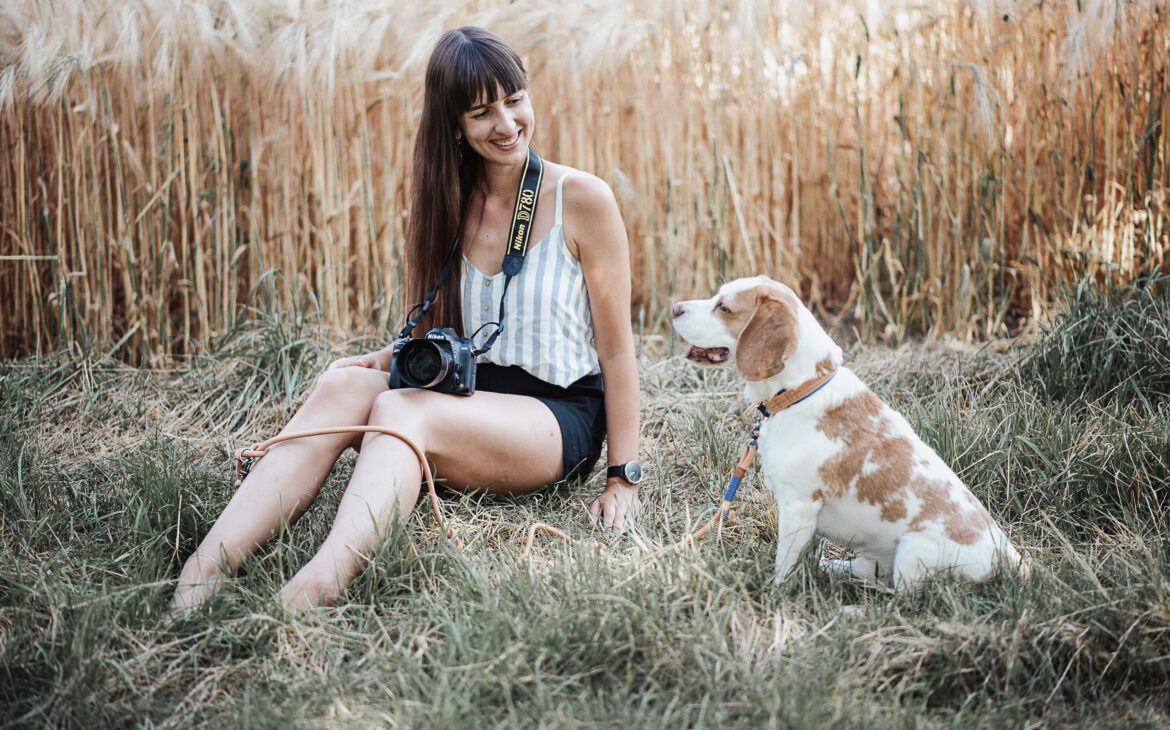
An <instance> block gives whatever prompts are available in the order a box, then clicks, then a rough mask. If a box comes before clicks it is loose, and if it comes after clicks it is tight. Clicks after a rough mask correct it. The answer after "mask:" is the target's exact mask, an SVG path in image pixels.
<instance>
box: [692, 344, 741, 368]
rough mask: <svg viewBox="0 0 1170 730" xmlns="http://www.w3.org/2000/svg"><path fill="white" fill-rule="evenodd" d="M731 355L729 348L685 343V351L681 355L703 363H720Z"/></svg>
mask: <svg viewBox="0 0 1170 730" xmlns="http://www.w3.org/2000/svg"><path fill="white" fill-rule="evenodd" d="M730 355H731V352H730V350H728V349H727V348H726V347H695V346H694V345H687V351H686V352H684V353H683V357H685V358H686V359H688V360H692V361H694V362H697V363H701V364H703V365H722V364H723V363H725V362H727V358H728V357H729V356H730Z"/></svg>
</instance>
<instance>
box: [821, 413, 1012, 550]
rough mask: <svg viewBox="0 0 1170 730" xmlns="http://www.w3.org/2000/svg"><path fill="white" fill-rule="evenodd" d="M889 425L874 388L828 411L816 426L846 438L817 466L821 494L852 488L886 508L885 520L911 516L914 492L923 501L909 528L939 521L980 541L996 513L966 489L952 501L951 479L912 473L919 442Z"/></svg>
mask: <svg viewBox="0 0 1170 730" xmlns="http://www.w3.org/2000/svg"><path fill="white" fill-rule="evenodd" d="M889 427H890V423H889V419H888V418H887V417H886V416H885V415H884V414H883V413H882V402H881V401H880V400H878V397H877V396H875V395H874V394H873V393H871V392H869V391H865V392H862V393H858V394H857V395H855V396H853V397H851V398H848V399H846V400H845V401H844V402H842V403H841V404H840V405H838V406H837V407H836V408H832V409H830V410H828V411H826V412H825V416H824V418H823V419H821V422H820V423H819V424H818V425H817V430H818V431H820V432H821V433H823V434H825V436H826V437H827V438H829V439H832V440H834V441H840V442H842V448H841V450H840V451H838V452H837V453H836V454H834V455H833V456H831V457H830V458H829V459H828V460H826V461H825V463H824V464H822V465H821V467H820V469H819V470H818V473H819V474H820V477H821V480H822V481H823V482H824V483H825V486H826V488H827V494H822V497H826V496H827V497H829V498H839V497H842V496H844V495H845V494H848V493H849V492H850V491H851V490H852V492H853V494H855V495H856V498H857V500H858V501H861V502H866V503H869V504H872V505H874V506H877V507H879V508H880V509H881V519H882V521H883V522H897V521H899V520H903V519H905V518H906V517H907V516H908V514H909V513H908V510H907V507H906V498H907V497H908V496H909V494H913V495H914V496H916V497H917V498H918V499H919V500H920V502H921V504H920V505H919V507H918V513H917V514H916V515H915V516H914V519H913V520H912V521H911V522H910V524H909V526H908V529H910V530H914V529H918V528H921V527H922V525H924V524H927V523H935V524H940V525H942V526H943V528H944V529H945V530H946V534H947V537H948V538H950V539H951V540H953V541H955V542H956V543H959V544H961V545H971V544H973V543H975V542H978V541H979V539H980V538H982V537H983V535H985V534H986V533H987V531H988V529H989V528H990V525H991V515H989V514H988V513H987V510H986V509H984V508H983V505H981V504H979V502H978V500H976V499H974V498H973V497H972V496H971V494H970V493H969V492H967V491H966V490H963V491H962V494H963V495H964V496H963V497H960V499H962V500H963V501H965V502H966V504H959V503H956V502H955V501H953V499H952V497H953V496H954V495H953V489H952V488H951V484H950V482H949V481H946V480H944V479H930V478H928V477H925V476H922V475H913V476H912V474H913V470H914V444H913V442H911V441H910V439H908V438H906V437H904V436H891V435H890V434H889ZM863 469H865V470H866V471H865V473H863V472H862V470H863Z"/></svg>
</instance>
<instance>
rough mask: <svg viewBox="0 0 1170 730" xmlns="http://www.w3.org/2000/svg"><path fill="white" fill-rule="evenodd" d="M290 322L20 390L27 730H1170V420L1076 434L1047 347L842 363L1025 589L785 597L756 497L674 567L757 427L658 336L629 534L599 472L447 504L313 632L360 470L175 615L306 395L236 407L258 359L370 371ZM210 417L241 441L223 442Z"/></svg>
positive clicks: (9, 585) (732, 388)
mask: <svg viewBox="0 0 1170 730" xmlns="http://www.w3.org/2000/svg"><path fill="white" fill-rule="evenodd" d="M266 321H267V322H268V323H267V324H264V323H263V322H258V323H257V324H256V325H254V329H252V330H249V332H250V335H249V337H251V338H252V339H251V340H250V341H251V342H253V343H257V347H260V350H259V351H257V352H253V353H252V354H248V353H247V352H246V348H243V349H241V350H240V351H239V352H237V353H236V354H234V355H233V356H231V357H225V358H223V359H222V360H219V361H216V360H212V359H206V360H201V361H198V362H197V363H195V364H194V365H193V366H191V367H190V368H189V369H187V370H185V371H182V372H177V373H176V372H167V371H159V372H154V373H147V372H143V371H137V370H132V369H130V368H127V367H125V366H122V365H115V364H112V363H109V362H106V363H104V364H103V363H87V362H84V361H83V362H77V361H72V360H68V359H66V358H64V357H58V358H56V359H50V360H25V361H21V362H11V363H6V364H4V365H3V366H2V369H0V398H2V403H0V414H2V415H0V554H3V555H4V556H5V557H4V560H3V562H0V725H3V726H5V727H85V728H90V727H129V726H134V727H187V728H190V727H224V726H233V727H237V726H238V727H243V726H248V727H379V726H387V727H405V728H417V727H428V728H430V727H468V726H470V727H501V728H503V727H517V726H522V727H632V726H636V727H848V728H857V727H936V726H971V727H981V728H982V727H987V728H990V727H996V728H999V727H1004V726H1009V727H1022V726H1048V727H1072V726H1076V727H1084V726H1108V725H1125V726H1127V727H1143V726H1145V727H1160V726H1165V725H1166V724H1167V723H1170V712H1168V711H1167V708H1166V704H1165V698H1166V697H1167V696H1168V695H1170V662H1168V660H1167V657H1170V609H1168V608H1167V607H1168V606H1170V546H1168V545H1167V540H1166V534H1167V507H1166V502H1167V500H1166V495H1167V489H1168V484H1167V480H1168V471H1167V468H1166V464H1167V461H1168V459H1167V441H1166V437H1165V432H1166V429H1165V419H1164V417H1163V416H1162V414H1164V413H1165V408H1166V399H1165V397H1164V396H1162V395H1151V396H1149V397H1148V398H1147V399H1146V401H1141V400H1135V401H1133V402H1132V403H1131V404H1129V405H1126V406H1125V407H1119V408H1110V409H1103V408H1101V407H1100V406H1098V405H1094V404H1092V403H1082V405H1081V406H1080V407H1069V406H1068V404H1067V403H1066V402H1064V401H1061V400H1059V399H1055V398H1052V397H1050V396H1049V394H1047V393H1046V392H1043V389H1042V387H1041V386H1039V385H1037V386H1036V387H1034V388H1029V387H1027V385H1026V383H1027V382H1028V378H1023V377H1022V376H1021V373H1022V372H1023V370H1022V368H1023V366H1022V365H1020V363H1021V362H1025V361H1027V357H1028V353H1026V352H1025V353H1022V354H1014V353H1008V354H996V353H993V352H991V351H987V350H983V351H977V350H970V349H963V348H957V347H945V346H942V345H935V346H932V347H921V346H920V347H904V348H902V349H899V350H896V351H889V350H878V349H875V348H872V347H868V346H864V345H854V346H852V347H851V348H850V349H849V350H848V352H847V362H848V363H849V364H850V365H851V366H852V367H853V368H854V369H855V370H856V371H857V372H858V373H859V374H860V375H861V376H862V377H863V378H864V379H865V380H866V381H867V382H869V383H871V385H872V386H873V387H874V388H875V390H876V391H878V392H879V394H880V395H882V396H883V397H884V398H886V399H888V400H889V401H891V402H892V403H893V404H894V405H895V406H896V407H898V408H899V409H900V410H901V411H902V412H903V413H905V414H906V416H907V418H908V419H909V420H910V421H911V423H912V424H913V425H914V426H915V428H916V429H917V430H918V431H919V433H920V434H921V435H922V436H923V437H924V438H925V439H926V440H927V441H928V442H930V443H931V444H932V445H934V446H935V447H936V448H937V449H938V451H939V453H940V454H941V455H942V456H943V458H944V459H946V460H947V461H948V462H950V463H951V464H952V465H954V467H955V469H956V470H957V472H958V473H959V474H960V475H961V476H962V477H963V478H964V479H965V480H966V481H967V482H968V483H969V484H970V485H971V486H972V488H973V490H974V491H975V493H976V494H977V495H978V496H979V497H980V498H981V499H982V500H983V501H984V502H985V503H986V504H987V505H988V506H989V508H990V510H991V512H992V513H993V514H994V515H995V517H996V518H997V519H999V520H1000V521H1001V523H1002V524H1003V525H1004V526H1005V529H1006V530H1007V531H1008V533H1009V534H1010V535H1011V536H1012V539H1013V540H1014V541H1015V543H1016V544H1017V545H1019V546H1021V548H1022V550H1023V551H1024V553H1025V554H1026V555H1027V556H1028V557H1029V559H1030V560H1031V561H1032V565H1033V576H1032V578H1031V579H1030V580H1023V579H1020V578H1017V577H1010V576H1009V577H1004V578H1001V579H998V580H995V581H992V582H989V583H986V584H982V585H978V586H969V585H965V584H962V583H958V582H956V581H953V580H950V579H938V580H935V581H933V582H931V583H930V584H929V585H927V586H925V587H924V588H923V589H922V590H921V591H918V592H916V593H912V594H894V593H892V592H890V591H888V590H884V589H881V588H877V587H872V586H867V585H864V584H859V583H856V582H853V581H850V580H848V579H845V578H841V577H837V576H832V575H826V574H822V573H820V572H818V571H817V570H816V569H815V563H814V559H813V556H812V555H811V554H810V555H808V556H806V558H805V560H804V562H803V563H802V564H801V565H800V567H799V568H798V569H797V571H796V573H795V574H794V575H793V577H792V578H791V579H790V580H789V581H788V582H786V583H784V584H783V585H779V586H777V585H775V584H774V583H773V582H772V577H773V576H772V570H773V554H774V549H775V539H776V538H775V530H776V511H775V505H774V502H773V500H772V498H771V496H770V495H769V494H767V493H766V491H765V490H764V489H763V488H762V485H761V484H760V482H759V477H758V474H756V473H753V474H752V475H751V476H750V477H749V478H748V479H747V480H746V481H745V484H744V486H743V488H741V490H740V497H739V499H737V501H736V503H735V506H734V507H733V509H732V512H731V515H730V518H729V520H728V521H727V522H726V524H725V525H724V527H723V529H722V530H721V531H720V532H719V534H712V535H709V536H708V537H707V538H705V539H704V540H702V541H701V542H699V543H698V544H697V545H695V546H688V547H680V546H679V544H678V543H679V540H680V539H681V538H682V537H683V536H685V535H687V534H688V533H689V532H691V531H693V530H694V529H695V528H697V527H698V526H699V525H700V524H702V522H704V521H705V520H706V519H709V517H710V516H711V514H712V510H713V509H714V508H715V506H716V505H717V504H718V498H719V495H720V493H721V492H722V489H723V487H724V485H725V483H726V479H727V478H728V476H729V474H730V472H731V470H732V468H733V466H734V463H735V460H736V459H737V457H738V453H739V449H740V447H741V446H742V444H743V442H744V440H745V439H746V436H747V432H748V429H749V427H750V415H749V410H750V405H749V404H747V403H745V402H744V401H742V399H741V397H740V391H741V385H742V384H741V383H739V382H737V380H736V379H735V378H734V377H733V375H732V374H731V373H729V372H723V371H715V370H707V369H697V368H693V367H691V366H689V365H687V364H686V363H683V362H680V361H679V359H678V358H676V357H670V356H669V355H668V354H664V353H660V352H654V351H652V350H651V345H652V344H653V343H652V341H650V340H648V341H647V342H646V343H644V345H643V347H644V349H643V352H642V355H641V359H640V368H641V375H642V385H643V414H642V415H643V421H642V425H643V430H642V438H643V448H642V451H643V454H644V456H645V461H646V462H647V466H648V468H647V472H648V477H647V482H646V484H645V486H644V488H643V490H642V496H643V501H644V510H643V516H642V518H641V520H640V522H639V523H638V525H637V526H636V527H635V528H634V529H633V530H631V531H630V532H628V533H626V534H624V535H620V536H612V535H609V534H607V533H605V532H604V531H602V530H599V529H596V528H593V527H591V526H590V525H589V524H588V522H587V520H586V519H585V517H584V514H585V507H586V505H587V504H588V502H589V500H591V499H592V498H593V496H594V495H595V494H596V492H597V490H598V489H599V488H600V486H601V481H602V480H601V477H600V475H596V474H595V475H594V476H593V477H591V478H590V479H589V480H588V481H587V482H585V483H581V484H566V485H561V486H560V487H559V488H557V489H556V490H553V491H551V492H549V493H546V494H542V495H540V496H538V497H534V498H528V499H512V498H486V497H477V496H472V495H467V496H449V497H447V498H446V499H445V501H444V505H443V509H444V511H445V513H446V518H447V519H448V520H449V521H450V523H451V524H452V525H453V526H454V527H455V528H456V531H457V534H456V539H455V542H454V544H449V543H447V542H445V541H443V540H442V539H441V536H440V534H439V531H438V529H437V525H435V524H434V519H433V516H432V515H431V514H430V513H429V510H426V509H417V510H415V513H414V514H413V515H412V516H411V517H410V519H409V520H407V521H406V522H404V523H400V524H397V525H395V526H393V527H392V529H391V530H390V531H389V534H388V535H387V536H386V539H385V541H384V543H383V544H382V546H381V547H380V548H379V549H378V550H377V551H376V552H375V553H374V554H372V555H370V556H369V562H368V564H367V567H366V569H365V571H364V572H363V573H362V574H361V576H359V578H358V579H357V580H356V581H355V582H354V584H353V585H352V586H351V587H350V589H349V590H348V591H347V592H346V593H345V595H344V599H343V602H342V603H341V604H340V605H337V606H334V607H331V608H328V609H322V610H320V611H318V612H316V613H312V614H308V615H300V616H292V615H288V614H286V613H285V612H284V611H283V610H281V609H280V608H279V607H278V606H277V605H276V603H275V602H274V596H275V595H276V592H277V591H278V589H279V587H280V585H281V584H282V582H283V581H284V580H286V579H287V578H288V577H290V576H291V575H292V574H293V573H294V572H295V571H296V569H297V568H298V567H299V566H301V565H302V564H303V563H304V562H305V561H307V560H308V559H309V557H310V556H311V555H312V553H313V551H314V550H315V548H316V546H317V545H319V544H320V542H321V540H322V539H323V538H324V536H325V533H326V531H327V530H328V528H329V525H330V522H331V519H332V516H333V514H334V511H335V509H336V504H337V500H338V499H339V497H340V494H341V491H342V489H343V488H344V483H345V479H346V477H347V476H348V473H349V470H350V469H351V468H352V457H350V456H346V457H343V459H342V460H341V462H340V463H339V464H338V466H337V468H336V469H335V470H334V473H333V474H332V475H331V476H330V478H329V480H328V481H327V483H326V484H325V486H324V487H323V489H322V493H321V496H320V497H319V499H318V502H317V504H315V505H314V506H313V508H312V509H311V510H309V512H308V513H307V514H306V515H305V517H304V518H302V519H301V520H300V521H299V522H297V523H295V524H293V525H289V526H287V527H286V528H285V529H282V530H281V531H280V533H279V534H278V535H277V536H275V538H274V539H273V540H271V541H270V542H269V543H268V544H267V545H266V546H265V547H264V548H263V549H262V550H260V551H259V552H258V553H257V554H256V555H255V556H253V557H252V558H251V559H249V560H248V561H247V562H246V563H245V564H244V565H243V566H242V567H241V570H240V572H239V574H238V575H237V577H236V578H234V579H232V580H231V581H229V583H228V585H227V588H226V589H225V590H224V591H223V592H222V593H221V594H220V595H218V596H217V597H215V598H214V599H213V600H212V601H210V602H209V604H208V605H206V606H205V607H204V608H203V609H201V610H199V611H196V612H194V613H191V614H189V615H186V616H184V617H181V618H172V617H169V616H168V615H167V613H166V609H167V604H168V601H169V599H170V596H171V593H172V591H173V585H174V583H173V581H174V578H175V576H176V575H177V572H178V569H179V566H180V565H181V563H182V561H183V560H184V559H185V557H186V556H187V555H188V554H189V553H190V551H191V550H192V549H193V547H194V545H195V544H196V542H197V541H198V540H199V538H200V537H201V536H202V535H203V534H204V533H205V532H206V530H207V529H208V527H209V526H210V524H211V523H212V521H213V520H214V518H215V517H216V515H217V514H218V513H219V511H220V510H221V509H222V507H223V505H224V504H226V502H227V500H228V498H229V496H230V486H229V484H230V481H231V475H230V468H231V467H230V456H229V449H230V447H232V446H235V445H239V444H242V443H248V442H251V441H256V440H260V439H261V438H263V437H265V436H268V435H271V433H273V432H275V430H276V428H277V427H278V425H279V424H278V423H276V420H277V416H276V414H281V413H283V412H284V411H285V410H286V408H285V406H284V400H283V399H284V397H285V396H284V393H283V392H282V391H281V389H280V388H273V389H266V388H262V389H261V392H260V393H259V394H257V395H255V398H254V400H251V401H241V400H240V397H241V394H242V390H239V389H240V388H243V387H245V384H246V383H250V382H253V381H248V380H245V381H244V383H241V382H239V381H238V380H236V381H233V378H236V377H237V376H236V375H233V374H232V372H233V369H234V368H239V367H240V365H239V362H238V360H237V358H249V357H250V358H255V359H254V360H253V362H259V361H269V362H271V360H269V359H268V358H269V357H270V354H271V353H270V352H269V351H267V350H264V349H263V348H265V347H272V348H275V349H276V350H283V351H284V352H286V353H288V355H289V357H290V360H289V362H288V366H289V367H290V368H293V369H299V370H300V371H301V372H304V373H306V374H307V373H310V372H312V371H313V370H314V369H315V368H319V367H320V366H321V365H322V363H323V362H325V361H327V360H328V358H329V357H330V356H332V355H335V354H342V353H341V351H339V350H337V351H335V350H332V349H330V348H329V347H327V346H325V345H323V344H321V345H316V344H315V345H313V346H311V347H301V348H295V347H294V348H287V349H285V348H284V346H283V345H279V344H278V343H280V342H283V341H284V340H281V339H280V337H282V335H279V334H278V333H276V332H272V331H265V330H264V329H263V328H264V327H278V326H282V325H278V324H275V323H274V320H272V319H268V320H266ZM285 321H288V320H285ZM1070 321H1074V322H1075V321H1076V320H1070ZM1152 326H1153V325H1151V324H1150V323H1147V322H1141V323H1138V324H1135V327H1138V328H1139V329H1138V331H1147V330H1146V329H1144V328H1149V327H1152ZM305 337H306V342H315V343H325V342H328V338H326V337H324V336H322V335H319V334H317V333H315V332H313V331H312V330H311V328H309V329H308V330H306V333H305ZM293 341H295V340H293ZM259 343H269V344H265V345H263V346H262V347H261V346H260V345H259ZM241 347H242V346H241ZM354 347H355V349H360V346H356V345H355V346H354ZM347 349H348V348H347ZM1111 372H1114V373H1117V372H1118V371H1116V370H1113V371H1111ZM1119 377H1120V376H1119ZM297 382H298V384H297V385H296V388H295V390H296V395H295V398H294V403H293V405H296V403H299V402H300V400H301V399H302V398H303V397H304V395H305V394H306V392H307V387H308V379H307V378H299V379H298V381H297ZM225 383H234V384H232V385H231V386H230V387H229V388H227V389H226V390H225V387H227V386H225ZM247 387H251V386H247ZM225 394H226V395H225ZM213 398H221V399H223V400H224V402H225V403H226V402H227V401H229V400H233V399H235V402H237V403H238V404H240V405H241V406H242V407H241V410H240V411H239V417H238V418H234V419H231V420H225V419H223V418H221V416H220V415H219V412H218V411H217V410H216V409H211V411H212V413H211V415H208V410H209V409H208V401H209V400H211V399H213ZM1147 406H1148V407H1147ZM535 520H540V521H545V522H550V523H553V524H556V525H557V526H559V527H562V528H564V529H565V530H567V532H568V533H569V535H570V537H571V538H572V540H571V542H570V543H564V542H561V541H558V540H555V539H553V538H550V537H548V536H544V535H542V536H539V537H538V538H537V541H536V544H535V546H534V549H533V552H532V554H531V556H530V557H528V558H525V557H522V556H521V554H520V553H521V546H522V544H523V540H524V534H525V529H526V527H527V525H528V524H529V523H531V522H532V521H535ZM829 549H830V550H839V548H838V547H836V546H829Z"/></svg>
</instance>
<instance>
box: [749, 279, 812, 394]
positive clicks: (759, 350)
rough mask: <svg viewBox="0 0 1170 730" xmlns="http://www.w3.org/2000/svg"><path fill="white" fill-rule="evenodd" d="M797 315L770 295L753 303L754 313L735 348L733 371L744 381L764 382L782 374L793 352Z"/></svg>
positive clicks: (795, 340)
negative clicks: (737, 372)
mask: <svg viewBox="0 0 1170 730" xmlns="http://www.w3.org/2000/svg"><path fill="white" fill-rule="evenodd" d="M796 326H797V325H796V312H795V311H793V309H792V307H790V306H788V304H786V303H784V302H783V301H781V300H780V299H779V298H777V297H776V296H775V294H773V293H771V292H767V293H761V294H760V296H759V298H758V299H756V311H755V313H753V314H752V318H751V319H749V320H748V323H747V325H745V326H744V328H743V331H742V332H740V333H739V340H738V341H737V343H736V346H735V367H736V368H737V369H738V370H739V374H740V375H742V376H743V378H744V380H747V381H749V382H757V381H760V380H767V379H768V378H770V377H772V376H773V375H778V374H779V373H781V372H783V370H784V365H785V364H786V363H787V362H788V358H790V357H792V354H793V353H794V352H796V346H797V335H796Z"/></svg>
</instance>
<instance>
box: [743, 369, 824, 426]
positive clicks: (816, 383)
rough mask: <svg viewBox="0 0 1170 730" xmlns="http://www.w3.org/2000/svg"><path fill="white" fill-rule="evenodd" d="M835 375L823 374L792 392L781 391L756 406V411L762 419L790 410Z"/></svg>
mask: <svg viewBox="0 0 1170 730" xmlns="http://www.w3.org/2000/svg"><path fill="white" fill-rule="evenodd" d="M836 374H837V371H836V370H833V371H830V372H828V373H825V374H824V375H822V376H820V377H818V378H813V379H812V380H806V381H804V382H803V383H801V384H800V385H798V386H796V387H795V388H793V389H792V390H782V391H780V392H779V393H777V394H776V395H774V396H772V397H771V398H769V399H768V400H766V401H764V402H763V403H760V404H759V405H757V406H756V410H758V411H759V412H760V413H762V414H763V416H764V418H771V417H772V416H773V415H774V414H777V413H779V412H780V411H782V410H784V409H785V408H791V407H792V406H794V405H796V404H797V403H799V402H801V401H802V400H804V399H805V398H808V397H809V396H810V395H812V394H813V393H815V392H817V391H818V390H820V389H821V388H823V387H825V386H826V385H828V384H829V381H830V380H832V379H833V376H835V375H836Z"/></svg>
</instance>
